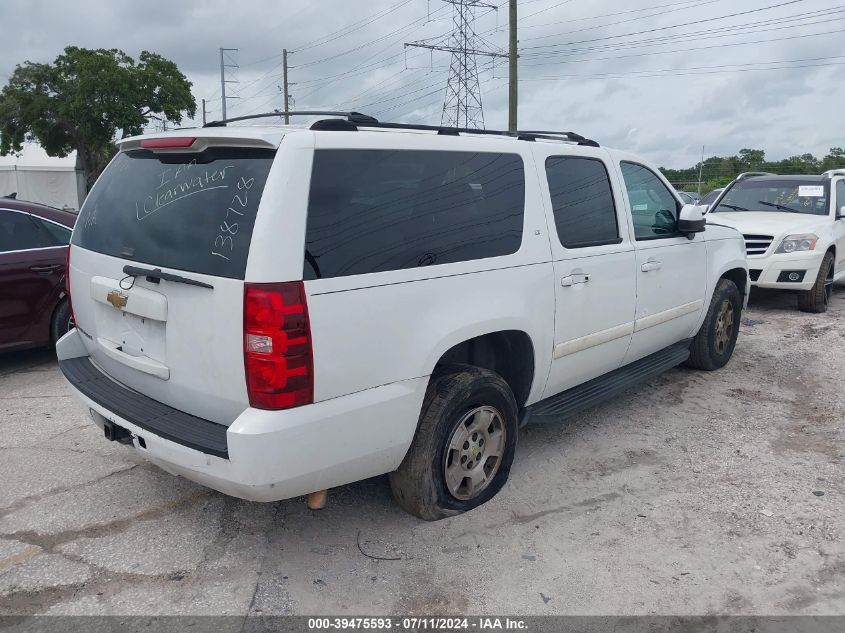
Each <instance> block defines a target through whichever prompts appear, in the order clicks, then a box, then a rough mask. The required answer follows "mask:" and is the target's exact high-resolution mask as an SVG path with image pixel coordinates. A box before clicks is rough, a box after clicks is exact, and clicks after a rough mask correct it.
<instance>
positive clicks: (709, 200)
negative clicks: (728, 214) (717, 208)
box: [699, 189, 722, 204]
mask: <svg viewBox="0 0 845 633" xmlns="http://www.w3.org/2000/svg"><path fill="white" fill-rule="evenodd" d="M720 193H722V190H721V189H714V190H713V191H711V192H710V193H708V194H707V195H706V196H704V197H703V198H702V199H701V201H700V202H699V204H713V203H714V202H716V198H718V197H719V194H720Z"/></svg>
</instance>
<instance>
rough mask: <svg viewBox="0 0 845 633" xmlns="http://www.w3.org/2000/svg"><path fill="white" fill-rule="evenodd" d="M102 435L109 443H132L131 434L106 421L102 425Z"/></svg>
mask: <svg viewBox="0 0 845 633" xmlns="http://www.w3.org/2000/svg"><path fill="white" fill-rule="evenodd" d="M103 435H105V436H106V439H107V440H108V441H109V442H120V443H121V444H131V443H132V433H130V432H129V431H127V430H126V429H124V428H123V427H122V426H118V425H117V424H114V423H113V422H109V421H108V420H106V421H105V422H104V423H103Z"/></svg>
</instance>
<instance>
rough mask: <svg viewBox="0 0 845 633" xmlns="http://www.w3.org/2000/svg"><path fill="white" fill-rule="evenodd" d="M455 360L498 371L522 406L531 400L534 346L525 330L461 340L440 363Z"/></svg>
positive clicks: (448, 362)
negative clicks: (529, 396) (529, 395)
mask: <svg viewBox="0 0 845 633" xmlns="http://www.w3.org/2000/svg"><path fill="white" fill-rule="evenodd" d="M451 363H461V364H465V365H474V366H476V367H481V368H482V369H489V370H491V371H495V372H496V373H497V374H499V375H500V376H501V377H502V378H503V379H504V380H505V382H506V383H508V385H509V386H510V388H511V391H513V395H514V398H516V403H517V405H518V406H519V407H522V406H523V405H524V404H525V401H526V400H528V394H529V393H530V392H531V384H532V383H533V382H534V346H533V345H532V344H531V338H530V337H529V336H528V334H526V333H525V332H521V331H519V330H504V331H501V332H491V333H490V334H484V335H482V336H476V337H475V338H471V339H469V340H466V341H464V342H462V343H458V344H457V345H455V346H454V347H452V348H451V349H449V350H448V351H447V352H446V353H445V354H443V356H441V357H440V360H439V361H437V366H438V367H440V366H443V365H448V364H451ZM436 369H437V368H436V367H435V370H436Z"/></svg>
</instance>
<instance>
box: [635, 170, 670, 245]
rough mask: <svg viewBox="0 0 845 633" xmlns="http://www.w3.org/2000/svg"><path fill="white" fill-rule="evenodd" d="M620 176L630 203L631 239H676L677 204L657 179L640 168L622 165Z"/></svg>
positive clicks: (649, 171)
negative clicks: (632, 227)
mask: <svg viewBox="0 0 845 633" xmlns="http://www.w3.org/2000/svg"><path fill="white" fill-rule="evenodd" d="M622 176H623V178H624V179H625V188H626V189H627V191H628V200H629V201H630V203H631V214H632V216H633V220H634V237H635V238H636V239H637V240H654V239H660V238H663V237H674V236H676V235H679V233H678V231H677V223H678V202H677V200H676V199H675V196H673V195H672V192H670V191H669V189H668V188H667V187H666V185H664V184H663V181H662V180H660V178H658V177H657V175H656V174H655V173H654V172H653V171H651V170H650V169H648V168H647V167H643V166H642V165H638V164H636V163H628V162H623V163H622Z"/></svg>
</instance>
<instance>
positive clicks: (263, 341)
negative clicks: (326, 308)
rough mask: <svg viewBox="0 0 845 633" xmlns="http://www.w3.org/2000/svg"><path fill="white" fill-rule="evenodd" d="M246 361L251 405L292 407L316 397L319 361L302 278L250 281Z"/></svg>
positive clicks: (246, 299) (246, 293)
mask: <svg viewBox="0 0 845 633" xmlns="http://www.w3.org/2000/svg"><path fill="white" fill-rule="evenodd" d="M244 366H245V368H246V389H247V393H248V394H249V404H250V406H252V407H255V408H257V409H290V408H291V407H298V406H300V405H303V404H311V403H312V402H314V361H313V357H312V353H311V326H310V324H309V322H308V305H307V303H306V301H305V286H304V284H303V283H302V282H301V281H290V282H285V283H274V284H249V283H248V284H245V285H244Z"/></svg>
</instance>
